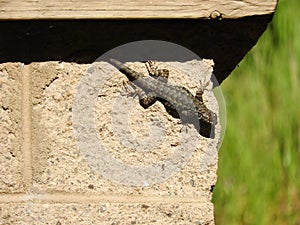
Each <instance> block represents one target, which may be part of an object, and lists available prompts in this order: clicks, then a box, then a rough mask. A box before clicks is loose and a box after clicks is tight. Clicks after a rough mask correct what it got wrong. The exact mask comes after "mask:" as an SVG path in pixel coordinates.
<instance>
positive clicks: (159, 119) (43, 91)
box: [0, 60, 220, 224]
mask: <svg viewBox="0 0 300 225" xmlns="http://www.w3.org/2000/svg"><path fill="white" fill-rule="evenodd" d="M20 65H21V64H7V65H6V64H2V65H1V66H2V67H1V68H15V72H14V73H9V72H8V73H4V74H6V75H5V76H3V77H4V78H5V79H6V80H10V79H9V77H12V78H14V79H12V81H14V82H12V83H9V82H8V83H9V85H8V87H10V88H12V89H9V88H6V89H5V90H10V92H9V91H6V92H3V90H4V89H3V90H2V89H1V92H0V93H1V96H2V93H4V94H5V96H10V95H11V96H13V97H14V98H12V99H15V100H9V99H10V98H3V99H5V100H2V101H1V103H2V102H3V103H2V105H3V107H2V109H3V110H4V112H5V113H7V111H8V110H7V109H6V108H7V107H8V108H9V107H13V109H15V108H14V107H16V110H13V112H14V113H16V115H18V117H16V118H18V119H19V120H20V116H21V112H20V111H19V110H20V108H18V107H20V105H22V103H21V98H20V96H19V95H20V93H21V90H22V88H23V92H24V93H26V92H29V91H30V93H31V98H30V99H31V101H32V102H31V105H30V104H29V105H27V106H24V107H27V108H28V109H30V110H29V111H31V115H32V116H31V121H32V123H31V124H29V123H28V121H27V123H25V125H26V126H30V127H31V128H30V129H29V130H32V140H31V142H28V140H27V143H30V145H27V147H26V148H24V149H23V151H25V152H27V153H26V154H27V156H26V157H25V158H24V159H23V158H22V157H20V158H18V161H17V162H19V163H22V160H25V162H24V163H25V164H26V165H30V166H26V167H25V170H29V171H25V172H24V174H27V175H28V177H27V179H26V182H27V184H26V187H27V189H26V190H25V191H26V193H24V194H21V193H20V194H17V193H14V192H19V187H18V186H17V185H12V186H10V188H8V187H7V186H3V187H2V186H0V188H1V189H0V191H1V192H2V194H1V196H0V203H1V204H0V221H1V222H2V223H3V224H11V223H13V224H24V223H26V224H45V223H51V224H92V223H95V224H99V223H100V222H101V224H214V222H213V205H212V203H211V197H212V192H211V188H212V186H214V185H215V183H216V178H217V177H216V170H217V144H218V140H219V138H220V136H219V135H220V126H218V127H217V132H216V133H217V135H216V138H215V139H207V138H204V137H201V136H200V135H199V134H198V133H196V136H193V133H192V131H191V129H189V128H188V127H183V126H182V124H181V123H180V121H179V120H178V119H174V118H173V117H171V116H170V115H169V114H168V113H167V112H166V111H165V109H164V107H163V106H162V105H161V103H159V102H157V103H155V104H154V105H153V106H151V107H150V108H148V109H147V110H145V109H143V108H142V107H141V106H140V105H139V104H138V99H137V98H134V96H132V89H131V87H130V86H128V85H127V83H126V77H125V76H124V75H123V74H121V73H120V72H118V71H117V70H116V69H115V68H114V67H112V66H111V65H109V64H108V63H105V62H99V63H95V64H92V65H91V64H89V65H78V64H75V63H59V62H47V63H32V64H30V65H26V66H25V67H26V70H24V71H23V73H28V74H27V75H26V76H25V78H24V79H30V83H31V88H30V90H29V89H28V88H29V87H26V86H22V85H21V83H18V82H20V81H19V78H18V77H19V76H18V74H20V73H19V72H20V71H19V70H16V68H19V67H17V66H20ZM158 65H159V66H160V67H164V68H168V69H169V70H170V77H169V82H171V83H173V84H177V85H183V86H185V87H187V88H189V89H190V90H191V92H192V93H193V94H195V92H196V89H197V88H198V87H199V80H201V81H202V82H204V81H206V80H208V79H209V77H210V76H211V73H212V69H213V62H212V60H201V61H196V60H194V61H189V62H186V63H179V62H169V63H159V62H158ZM131 66H133V67H134V68H135V69H136V70H139V71H142V72H145V73H146V70H145V67H144V65H143V64H141V63H134V64H131ZM21 68H22V67H21V66H20V70H21ZM10 70H12V69H6V70H5V71H10ZM199 71H201V72H200V73H199ZM9 74H12V75H9ZM17 78H18V79H17ZM1 79H2V78H1ZM1 81H2V80H1ZM25 83H26V82H23V84H25ZM101 83H103V86H101V85H100V84H101ZM211 86H212V84H210V87H211ZM17 87H18V88H17ZM82 87H87V88H88V89H87V92H83V94H82V93H81V92H82V90H84V89H81V88H82ZM24 88H25V89H26V90H24ZM12 93H13V95H12ZM81 94H82V96H81ZM15 95H16V96H18V97H16V96H15ZM89 96H93V97H94V98H95V101H94V102H91V103H92V105H89V107H87V108H88V109H90V108H91V109H92V112H93V115H92V117H93V118H92V120H91V121H92V122H93V124H94V127H84V126H83V128H80V126H79V128H78V127H77V125H78V124H77V122H78V121H77V119H78V118H77V117H78V116H79V118H85V115H84V114H85V111H79V112H78V111H76V110H78V109H83V110H85V109H84V108H80V107H82V106H83V107H85V106H86V105H85V104H86V103H88V101H89ZM204 99H205V102H206V103H207V105H208V107H209V108H210V109H212V110H213V111H215V112H217V111H218V104H217V102H216V99H215V98H214V95H213V94H212V92H208V91H207V92H205V95H204ZM6 101H8V102H7V103H6ZM7 105H8V106H7ZM23 105H24V104H23ZM28 109H27V110H25V109H23V113H24V112H26V113H27V114H28V113H29V111H28ZM124 109H127V111H123V110H124ZM124 112H125V113H124ZM126 113H127V114H128V115H129V116H128V117H127V119H125V120H124V119H122V118H123V117H122V116H123V115H124V114H126ZM4 115H5V114H4ZM12 115H15V114H12ZM7 118H9V115H8V116H7ZM12 118H14V117H12ZM22 118H26V117H22ZM29 122H30V121H29ZM79 122H80V123H81V121H79ZM127 122H128V123H127ZM80 123H79V124H80ZM15 124H17V125H18V126H20V124H22V123H21V122H18V123H15ZM17 125H16V127H17V128H19V129H20V127H18V126H17ZM83 125H85V124H84V120H83ZM13 127H14V126H10V127H8V128H5V129H8V130H9V129H12V128H13ZM85 128H87V131H88V130H89V129H90V128H92V130H94V131H95V132H96V136H97V138H98V139H97V140H98V141H99V142H100V141H101V143H102V144H103V146H104V147H105V149H106V150H107V152H106V154H108V155H110V156H111V157H112V158H113V159H115V160H116V161H118V162H119V163H120V164H121V165H122V166H123V168H129V170H127V169H126V170H118V167H116V168H115V169H116V170H115V171H114V170H109V169H108V168H111V167H110V166H111V164H112V162H108V164H107V167H104V166H99V167H97V165H101V164H100V161H101V157H100V158H97V153H96V155H95V158H93V157H92V158H91V157H89V154H90V155H92V156H93V154H92V153H91V152H92V151H93V149H94V148H89V146H88V145H87V146H85V145H80V140H78V137H79V139H80V135H79V133H80V132H81V131H86V130H85ZM5 129H4V131H5ZM81 129H83V130H81ZM25 130H26V129H25ZM18 132H19V133H18V134H19V135H18V136H21V133H20V132H21V131H20V130H19V131H18ZM23 132H24V129H23ZM6 133H9V131H7V132H6ZM6 133H4V134H3V135H2V133H1V136H0V138H5V137H6V135H7V134H6ZM128 135H130V137H131V138H128ZM191 135H192V136H191ZM27 137H29V136H27ZM158 137H159V138H158ZM184 137H188V138H189V137H191V139H192V138H193V141H194V142H192V143H193V147H194V148H192V151H191V152H190V153H191V154H187V153H189V151H190V149H189V147H191V146H189V145H184V143H185V142H189V141H190V140H187V139H184ZM89 138H90V136H89V135H87V136H86V137H85V136H84V140H89ZM182 138H183V139H182ZM11 142H13V143H14V144H13V145H12V146H13V147H11V148H12V149H13V150H14V151H17V153H18V154H20V155H22V152H21V151H20V146H21V140H20V139H12V141H11ZM82 147H85V148H86V149H87V150H88V151H86V150H85V149H84V148H82ZM92 147H93V146H92ZM94 147H97V146H96V145H95V146H94ZM180 147H181V148H180ZM96 149H97V148H96ZM28 151H31V153H32V154H28ZM176 152H177V154H176ZM17 153H16V154H17ZM99 154H100V155H101V154H102V153H101V152H99ZM186 154H187V155H186ZM30 155H31V156H32V159H31V158H30V157H28V156H30ZM170 155H171V156H173V159H172V160H171V161H172V162H173V163H174V165H176V166H177V167H176V170H174V171H172V172H173V173H172V174H168V173H166V174H164V173H165V172H166V171H168V170H170V168H172V167H170V165H169V164H168V161H167V160H168V157H169V156H170ZM1 156H2V155H1ZM16 158H17V157H16ZM171 158H172V157H171ZM91 159H94V161H90V160H91ZM164 160H165V161H166V162H167V163H166V164H157V162H161V161H163V162H165V161H164ZM10 163H11V162H10ZM93 163H96V164H93ZM12 165H13V164H12ZM153 165H160V170H159V171H160V172H159V173H158V174H155V173H156V172H157V171H156V170H150V173H149V174H148V175H149V176H141V177H138V176H137V177H136V181H137V183H133V185H131V184H132V183H130V182H129V180H130V179H132V173H133V172H134V170H132V168H133V169H135V168H136V170H138V169H139V168H146V167H149V168H151V166H153ZM8 166H10V165H8ZM126 166H127V167H126ZM11 168H13V169H15V170H16V172H15V174H14V176H13V179H15V181H19V180H21V176H22V174H21V172H20V170H18V167H15V166H14V167H11ZM130 169H131V170H130ZM141 171H142V172H143V170H141ZM151 171H152V172H153V174H154V175H157V177H159V176H162V177H161V180H159V179H158V180H153V179H152V180H151V178H150V177H151ZM107 174H108V176H107ZM120 174H122V176H119V177H118V175H120ZM153 174H152V175H153ZM1 176H2V177H3V178H7V177H10V172H7V171H3V174H1ZM164 176H165V177H164ZM154 177H156V176H154ZM6 180H7V179H6ZM131 181H132V180H131ZM11 183H13V182H11Z"/></svg>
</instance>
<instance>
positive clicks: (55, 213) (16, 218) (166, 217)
mask: <svg viewBox="0 0 300 225" xmlns="http://www.w3.org/2000/svg"><path fill="white" fill-rule="evenodd" d="M211 208H212V205H211V204H200V203H194V204H177V203H174V204H164V203H150V204H149V203H146V204H143V203H138V204H133V203H131V204H128V203H105V202H100V203H91V204H76V203H71V204H70V203H68V204H58V203H55V204H37V203H18V204H16V203H10V204H6V205H3V204H0V209H1V210H0V221H1V224H55V225H60V224H105V225H112V224H115V225H117V224H118V225H123V224H157V225H158V224H159V225H161V224H199V225H200V224H206V225H209V224H213V220H212V218H213V212H212V210H211Z"/></svg>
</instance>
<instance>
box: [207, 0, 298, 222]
mask: <svg viewBox="0 0 300 225" xmlns="http://www.w3.org/2000/svg"><path fill="white" fill-rule="evenodd" d="M299 9H300V1H299V0H280V1H279V5H278V8H277V11H276V13H275V15H274V18H273V21H272V23H271V24H270V25H269V27H268V29H267V31H266V32H265V33H264V34H263V36H262V37H261V38H260V40H259V42H258V43H257V45H256V46H255V47H254V48H253V49H252V50H251V52H250V53H249V54H248V55H247V56H246V57H245V59H244V60H243V61H242V62H241V63H240V66H239V67H237V68H236V69H235V71H234V72H233V74H232V75H231V76H230V77H229V78H227V79H226V80H225V81H224V82H223V84H222V85H221V87H222V90H223V94H224V96H225V100H226V107H227V127H226V133H225V139H224V142H223V145H222V147H221V149H220V152H219V159H220V161H219V171H218V183H217V186H216V188H215V190H214V196H213V201H214V204H215V218H216V224H217V225H223V224H230V225H235V224H236V225H241V224H245V225H246V224H247V225H248V224H249V225H250V224H251V225H253V224H254V225H256V224H257V225H258V224H259V225H260V224H275V225H286V224H288V225H298V224H300V101H299V100H300V67H299V63H300V38H299V35H300V19H299V13H298V11H299Z"/></svg>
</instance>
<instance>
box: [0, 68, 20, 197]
mask: <svg viewBox="0 0 300 225" xmlns="http://www.w3.org/2000/svg"><path fill="white" fill-rule="evenodd" d="M22 68H23V65H22V64H21V63H4V64H0V193H3V192H4V193H5V192H9V193H14V192H23V191H24V181H23V178H22V174H23V153H22V151H21V147H22V118H21V116H22V113H21V108H22V92H21V87H22V74H21V72H22Z"/></svg>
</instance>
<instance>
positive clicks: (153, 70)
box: [145, 61, 169, 83]
mask: <svg viewBox="0 0 300 225" xmlns="http://www.w3.org/2000/svg"><path fill="white" fill-rule="evenodd" d="M155 64H156V62H155V61H148V62H147V63H146V64H145V66H146V68H147V71H148V73H149V75H150V76H151V77H153V78H154V79H157V80H159V81H161V82H164V83H167V82H168V78H169V70H167V69H158V66H156V65H155Z"/></svg>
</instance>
